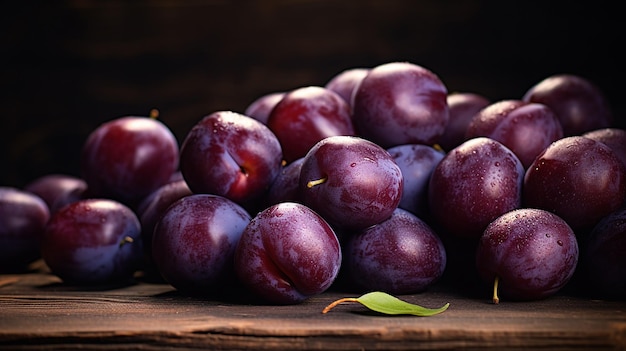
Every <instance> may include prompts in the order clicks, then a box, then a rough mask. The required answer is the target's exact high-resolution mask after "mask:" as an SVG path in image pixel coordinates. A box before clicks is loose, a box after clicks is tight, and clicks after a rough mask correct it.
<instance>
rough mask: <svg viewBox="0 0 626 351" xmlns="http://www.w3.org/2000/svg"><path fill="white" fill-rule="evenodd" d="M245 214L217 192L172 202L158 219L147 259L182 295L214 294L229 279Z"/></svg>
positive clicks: (247, 220) (240, 208)
mask: <svg viewBox="0 0 626 351" xmlns="http://www.w3.org/2000/svg"><path fill="white" fill-rule="evenodd" d="M249 222H250V216H249V214H248V213H247V212H246V211H245V210H244V209H243V208H242V207H241V206H239V205H237V204H236V203H234V202H233V201H231V200H228V199H226V198H225V197H222V196H217V195H211V194H194V195H190V196H186V197H183V198H181V199H179V200H177V201H176V202H174V203H173V204H172V205H171V206H170V207H168V209H167V210H166V211H165V213H164V214H163V216H162V217H161V219H160V220H159V222H158V223H157V225H156V227H155V230H154V235H153V237H152V258H153V260H154V263H155V265H156V268H157V270H158V272H160V273H161V275H162V277H163V279H165V280H166V281H167V282H169V283H170V284H172V286H174V287H175V288H176V289H178V290H180V291H182V292H184V293H186V294H194V295H195V294H205V293H214V292H217V291H218V290H220V289H221V288H223V286H225V285H228V284H231V283H233V277H234V271H233V256H234V253H235V248H236V246H237V243H238V242H239V239H240V238H241V234H242V232H243V230H244V228H245V227H246V225H248V223H249Z"/></svg>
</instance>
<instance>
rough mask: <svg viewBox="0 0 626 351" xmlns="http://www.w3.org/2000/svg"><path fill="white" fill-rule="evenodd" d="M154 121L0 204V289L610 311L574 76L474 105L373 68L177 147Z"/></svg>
mask: <svg viewBox="0 0 626 351" xmlns="http://www.w3.org/2000/svg"><path fill="white" fill-rule="evenodd" d="M157 117H158V116H156V115H155V116H146V117H139V116H126V117H119V118H116V119H112V120H110V121H108V122H106V123H104V124H102V125H100V126H99V127H97V128H96V129H95V130H94V131H93V132H92V133H91V134H90V135H89V136H88V137H87V138H86V140H85V143H84V146H83V148H82V151H81V152H82V154H81V171H82V173H81V176H80V177H74V176H71V175H65V174H46V175H42V176H41V177H40V178H38V179H36V180H34V181H32V182H31V183H29V184H28V185H27V186H25V187H24V188H23V189H17V188H12V187H2V188H0V270H1V271H15V270H20V269H23V268H24V267H27V266H28V265H29V264H31V263H32V262H34V261H35V260H38V259H42V260H43V262H45V264H46V266H47V267H48V268H49V269H50V271H51V273H53V274H56V275H57V276H58V277H60V278H61V279H62V280H63V281H64V282H66V283H67V284H77V285H85V284H92V285H93V284H96V285H97V284H110V283H114V282H130V281H134V280H135V279H137V277H138V276H142V275H141V274H139V273H143V276H144V277H150V276H152V277H155V278H156V279H161V280H162V281H163V282H166V283H169V284H171V285H172V286H173V287H175V288H176V289H178V290H179V291H181V292H183V293H188V294H194V295H198V294H200V295H207V296H211V295H213V294H220V293H222V292H224V291H233V290H232V289H237V290H240V291H241V290H243V291H245V294H247V295H249V296H250V297H251V298H253V299H258V300H260V301H264V302H267V303H273V304H296V303H300V302H302V301H304V300H306V299H308V298H309V297H311V296H314V295H317V294H320V293H322V292H324V291H326V290H328V289H330V288H331V287H333V286H335V287H337V288H338V289H349V290H351V291H355V292H356V291H362V292H365V291H384V292H387V293H392V294H412V293H419V292H422V291H424V290H426V289H428V288H430V287H432V286H433V285H434V284H436V283H440V282H445V281H446V279H445V278H446V277H452V278H451V279H450V280H457V279H460V281H463V278H462V277H470V279H472V280H473V279H476V280H478V281H479V282H480V285H481V286H483V287H485V288H486V289H489V291H491V288H493V299H494V302H498V300H499V296H503V297H506V298H507V299H511V300H535V299H541V298H546V297H548V296H551V295H553V294H555V293H556V292H558V291H560V290H561V289H563V288H564V287H565V286H566V285H568V284H569V285H572V284H573V283H571V282H573V281H576V282H577V284H576V286H580V287H583V286H584V287H589V289H588V291H586V292H585V293H590V294H593V295H594V296H597V297H606V298H625V297H626V209H625V207H624V204H625V202H626V131H624V130H623V129H620V128H617V127H614V126H613V125H614V119H613V118H614V117H613V115H612V111H611V108H610V107H609V104H608V102H607V99H606V97H605V96H604V95H603V94H602V92H601V91H600V90H599V89H598V87H596V86H595V85H593V84H592V83H591V82H589V81H588V80H586V79H584V78H582V77H579V76H576V75H555V76H551V77H547V78H546V79H545V80H543V81H541V82H538V83H537V84H536V85H534V86H532V87H530V88H529V89H528V90H527V91H526V93H525V94H523V96H520V97H517V98H512V99H510V100H501V101H490V100H488V99H487V98H485V97H483V96H480V95H478V94H475V93H471V92H449V91H448V90H447V88H446V86H445V85H444V83H443V82H442V81H441V80H440V79H439V78H438V76H437V75H435V74H434V73H433V72H431V71H430V70H428V69H426V68H424V67H421V66H419V65H416V64H413V63H409V62H389V63H385V64H381V65H379V66H376V67H372V68H353V69H347V70H345V71H343V72H340V73H339V74H337V75H336V76H334V77H333V78H332V79H330V80H329V81H328V83H327V84H326V85H325V86H306V87H299V88H296V89H293V90H291V91H286V92H271V93H268V94H267V95H264V96H261V97H259V98H258V99H257V100H255V101H253V102H251V104H250V105H249V106H248V107H247V109H246V110H245V111H242V112H234V111H217V112H213V113H211V114H209V115H207V116H205V117H203V118H201V119H200V120H199V121H198V122H197V124H195V125H194V126H193V127H192V128H191V129H190V130H189V131H188V133H187V134H186V137H185V139H184V140H182V141H181V142H180V143H179V141H178V140H176V138H175V137H174V135H173V133H172V132H171V131H170V130H169V129H168V127H167V126H166V125H165V124H163V123H162V122H161V121H160V120H158V118H157ZM573 277H576V279H573ZM569 285H568V286H569ZM463 286H464V284H456V288H459V289H463Z"/></svg>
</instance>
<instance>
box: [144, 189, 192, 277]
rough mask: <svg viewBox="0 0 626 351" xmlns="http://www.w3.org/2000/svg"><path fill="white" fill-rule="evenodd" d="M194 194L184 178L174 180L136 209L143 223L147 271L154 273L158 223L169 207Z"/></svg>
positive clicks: (157, 190)
mask: <svg viewBox="0 0 626 351" xmlns="http://www.w3.org/2000/svg"><path fill="white" fill-rule="evenodd" d="M192 194H193V193H192V192H191V190H190V189H189V187H188V186H187V183H186V182H185V181H184V180H182V179H181V180H176V181H172V182H170V183H167V184H165V185H162V186H161V187H159V188H158V189H156V190H155V191H153V192H152V193H151V194H150V195H148V196H147V197H146V198H145V199H143V200H142V201H141V202H140V204H139V206H138V208H137V210H135V213H136V214H137V217H138V218H139V222H140V223H141V237H142V240H143V248H144V253H145V258H146V260H145V261H146V262H145V266H144V271H145V272H148V271H150V273H154V272H153V271H152V268H153V265H154V260H153V258H152V237H153V235H154V228H155V227H156V225H157V223H158V222H159V220H160V219H161V217H162V216H163V214H164V213H165V211H166V210H167V209H168V207H170V206H171V205H172V204H173V203H174V202H176V201H178V200H179V199H181V198H183V197H185V196H189V195H192Z"/></svg>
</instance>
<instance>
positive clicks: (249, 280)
mask: <svg viewBox="0 0 626 351" xmlns="http://www.w3.org/2000/svg"><path fill="white" fill-rule="evenodd" d="M341 260H342V253H341V248H340V245H339V240H338V239H337V236H336V234H335V232H334V231H333V229H332V227H331V226H330V225H329V224H328V223H327V222H326V221H325V220H324V219H323V218H322V217H321V216H320V215H318V214H317V213H315V212H314V211H313V210H312V209H310V208H309V207H307V206H305V205H303V204H299V203H295V202H281V203H278V204H276V205H272V206H270V207H268V208H266V209H265V210H263V211H261V212H259V213H258V214H257V215H256V216H255V217H254V218H252V220H251V221H250V224H248V226H247V227H246V228H245V229H244V231H243V234H242V236H241V239H240V241H239V244H238V245H237V249H236V252H235V263H234V264H235V270H236V273H237V276H238V277H239V280H240V281H241V282H242V283H243V284H244V285H245V286H246V287H247V288H248V289H249V290H250V291H251V292H252V293H253V295H254V296H255V297H258V298H259V299H260V300H262V301H264V302H266V303H271V304H282V305H288V304H297V303H301V302H303V301H304V300H306V299H308V298H310V297H311V296H314V295H318V294H321V293H322V292H324V291H326V290H327V289H328V288H329V287H330V286H331V285H332V283H333V282H334V280H335V278H336V277H337V275H338V273H339V268H340V267H341Z"/></svg>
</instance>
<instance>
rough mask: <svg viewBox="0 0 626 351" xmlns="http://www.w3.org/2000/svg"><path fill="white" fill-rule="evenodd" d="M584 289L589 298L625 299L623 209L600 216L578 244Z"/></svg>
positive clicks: (625, 213)
mask: <svg viewBox="0 0 626 351" xmlns="http://www.w3.org/2000/svg"><path fill="white" fill-rule="evenodd" d="M581 255H582V257H581V258H582V262H583V264H584V267H583V270H584V271H583V272H584V276H585V279H586V283H585V285H586V286H585V290H586V291H587V292H588V293H589V294H590V295H591V296H593V297H602V298H611V299H624V298H626V209H624V208H621V209H619V210H617V211H615V212H613V213H611V214H609V215H608V216H606V217H604V218H603V219H602V220H601V221H600V222H599V223H598V224H597V225H596V226H595V227H594V228H593V230H592V231H591V233H590V234H589V237H588V238H587V239H586V240H585V241H584V245H582V252H581Z"/></svg>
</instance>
